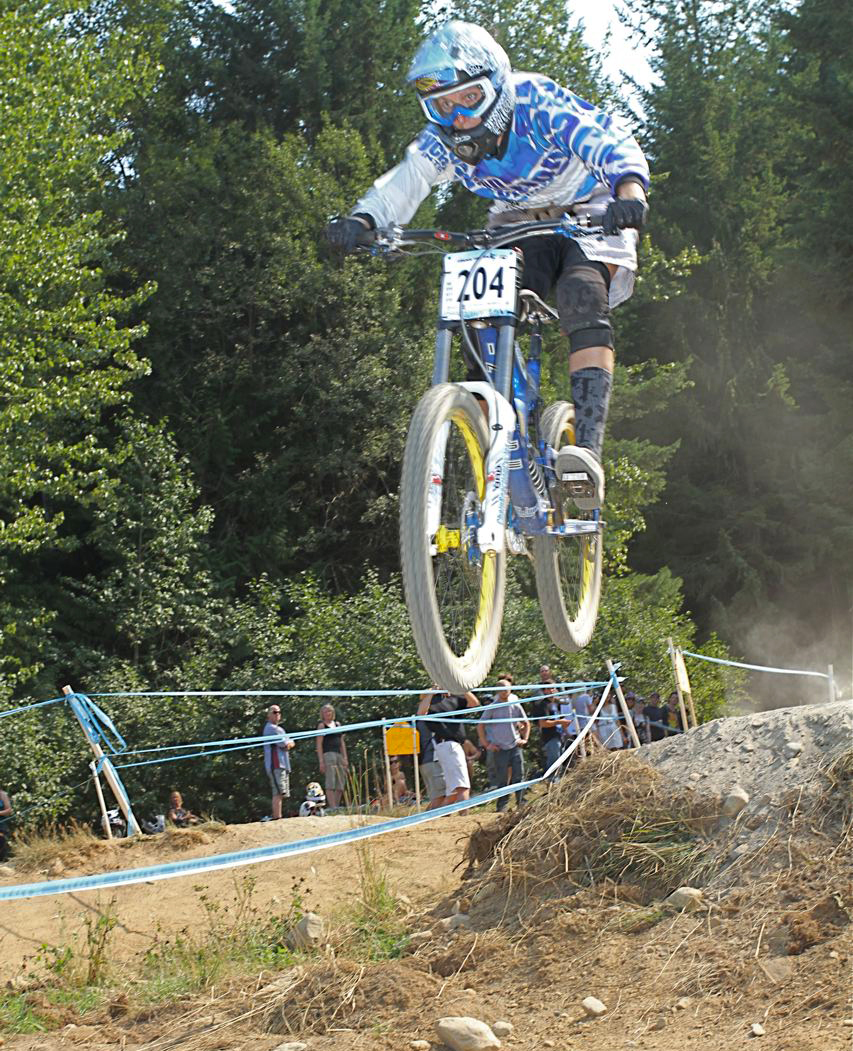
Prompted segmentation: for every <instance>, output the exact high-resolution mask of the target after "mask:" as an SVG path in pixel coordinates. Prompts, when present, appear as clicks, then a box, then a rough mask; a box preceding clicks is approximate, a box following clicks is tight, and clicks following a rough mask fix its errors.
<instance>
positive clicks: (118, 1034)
mask: <svg viewBox="0 0 853 1051" xmlns="http://www.w3.org/2000/svg"><path fill="white" fill-rule="evenodd" d="M850 715H851V713H850V710H849V706H848V707H844V706H841V707H839V706H830V705H825V706H819V705H816V706H811V707H807V708H806V707H804V708H802V709H789V710H787V711H780V712H773V713H761V715H760V716H746V717H742V718H741V719H731V720H726V721H724V722H723V721H721V722H719V723H717V724H709V725H708V726H706V727H702V728H700V729H699V730H697V731H694V732H692V733H691V734H688V735H685V736H684V737H683V738H680V739H678V740H676V741H672V742H669V743H667V744H666V745H664V746H662V747H658V746H655V748H654V749H650V750H649V751H647V752H645V753H641V755H642V756H643V759H639V758H638V757H637V756H635V755H627V754H626V755H616V756H607V757H599V758H594V759H592V760H590V761H588V762H587V763H584V764H581V765H580V766H579V767H578V769H577V770H576V771H573V772H571V773H570V774H569V775H568V776H567V777H565V778H564V779H563V781H562V782H561V783H560V784H559V786H557V787H555V788H554V789H553V790H552V791H551V792H550V793H549V794H548V796H547V798H544V799H541V800H539V801H537V802H536V803H534V804H533V805H532V806H531V807H529V808H528V809H527V811H525V813H524V814H523V815H522V818H521V820H520V821H519V822H517V823H515V827H511V826H512V825H513V824H514V822H513V821H512V820H509V821H506V822H505V823H502V824H500V825H499V824H498V823H497V822H496V821H494V820H493V819H492V820H490V819H486V823H485V825H484V827H483V831H482V832H481V833H479V834H478V836H477V840H476V841H477V843H479V844H480V846H482V848H483V849H482V850H481V851H479V857H480V861H481V863H480V865H479V867H478V868H477V870H476V872H474V873H473V874H472V875H471V877H470V878H469V880H468V881H465V882H460V870H457V872H455V873H454V872H453V871H452V870H453V867H454V866H455V865H456V864H457V863H458V862H459V860H460V859H461V856H462V853H463V847H464V846H465V843H464V842H463V841H465V840H466V839H467V835H466V834H467V833H470V832H471V831H473V830H474V829H476V828H477V827H478V826H480V825H481V823H482V822H483V821H484V814H483V812H480V813H479V816H474V815H467V816H464V817H463V816H457V817H454V818H452V819H442V820H439V821H437V822H436V823H435V824H432V825H427V826H425V827H423V828H421V829H416V830H412V831H410V832H401V833H393V834H388V835H386V836H382V837H379V838H377V839H376V840H373V841H372V843H373V850H374V852H375V855H376V856H377V857H379V858H381V860H382V862H383V863H384V865H385V866H386V868H387V871H388V875H389V877H390V881H391V883H392V885H393V887H394V889H395V890H396V891H397V893H398V894H404V895H405V896H406V897H407V898H409V899H411V900H412V902H413V907H412V908H411V909H410V910H409V920H408V924H409V929H410V931H411V932H418V933H419V939H418V940H416V941H413V942H412V943H411V944H410V946H409V949H408V952H407V954H406V955H404V956H402V957H401V958H399V959H384V960H377V961H375V962H365V961H357V960H352V959H349V958H347V957H346V955H345V953H344V951H343V950H341V949H340V948H338V947H335V945H334V943H333V944H332V945H331V946H330V947H328V948H327V949H326V950H325V951H321V952H318V953H316V954H314V955H313V956H309V957H307V958H306V961H305V962H304V963H303V964H300V965H299V966H296V967H290V968H289V969H288V970H286V971H283V972H280V973H279V974H278V975H276V974H275V973H274V972H269V971H267V972H262V973H261V974H259V975H252V976H251V979H250V980H248V979H247V980H245V981H241V982H240V983H238V985H237V986H236V987H234V985H233V983H232V985H231V986H230V987H228V988H226V989H211V990H209V993H208V994H206V995H204V996H197V997H195V998H194V999H192V1000H191V1001H188V1002H180V1003H175V1004H174V1005H169V1004H163V1005H162V1006H161V1007H159V1008H158V1009H157V1011H156V1013H154V1012H151V1011H147V1012H146V1011H142V1012H137V1013H135V1014H134V1012H133V1011H129V1010H128V1009H127V1007H126V1006H125V1004H124V1003H122V1002H119V1001H116V1002H114V1003H113V1004H111V1005H110V1006H109V1009H108V1010H107V1011H104V1010H103V1009H102V1010H101V1011H100V1014H99V1015H97V1017H93V1018H92V1020H91V1024H87V1019H84V1018H80V1019H77V1021H76V1022H75V1023H74V1025H72V1026H71V1027H68V1028H64V1029H60V1030H59V1031H57V1032H55V1033H51V1034H46V1035H43V1036H13V1037H9V1038H7V1041H6V1043H7V1046H8V1047H12V1048H14V1049H15V1051H66V1049H68V1048H71V1047H74V1046H80V1045H85V1046H87V1047H88V1048H90V1049H91V1051H102V1049H103V1051H105V1049H106V1048H113V1047H117V1046H118V1047H121V1048H123V1049H127V1051H132V1049H137V1051H168V1049H170V1048H176V1047H181V1048H185V1049H186V1051H215V1049H222V1051H243V1049H245V1051H250V1049H251V1051H273V1049H275V1048H277V1047H279V1045H281V1044H282V1042H287V1041H294V1040H298V1041H300V1042H302V1043H303V1044H304V1045H305V1046H306V1047H307V1048H308V1051H350V1049H352V1051H392V1049H393V1051H398V1049H400V1048H403V1049H406V1048H408V1047H409V1044H410V1042H411V1041H412V1040H427V1041H430V1042H431V1046H432V1047H433V1048H434V1051H438V1049H439V1048H440V1047H441V1045H440V1044H439V1043H438V1042H437V1039H436V1036H435V1030H434V1023H435V1020H436V1018H438V1017H440V1016H444V1015H472V1016H474V1017H476V1018H479V1019H482V1020H484V1021H486V1022H488V1023H492V1022H495V1021H496V1020H498V1019H507V1020H509V1021H510V1022H511V1023H512V1024H513V1026H514V1029H513V1032H512V1033H511V1034H510V1035H509V1036H508V1037H507V1038H505V1039H504V1041H503V1047H504V1048H505V1049H507V1051H543V1049H548V1048H554V1049H556V1051H628V1049H635V1048H638V1049H641V1051H682V1049H683V1051H731V1049H736V1048H740V1047H743V1048H745V1049H746V1048H749V1047H752V1046H754V1047H755V1048H756V1051H846V1049H849V1047H850V1043H851V1035H853V1010H851V1006H850V1002H849V995H850V987H851V982H850V978H851V963H853V938H851V930H853V925H851V920H853V880H852V879H851V875H853V873H851V863H850V849H849V848H850V845H851V842H853V824H851V810H853V799H852V798H851V786H853V739H851V735H850V734H849V732H848V731H847V730H846V729H845V726H846V721H847V720H849V719H850ZM791 744H796V745H797V746H798V747H796V748H791V747H788V746H789V745H791ZM646 760H651V761H652V763H653V764H654V765H657V766H659V767H660V768H662V769H664V770H665V771H666V775H667V776H666V777H664V776H662V775H661V774H658V773H656V772H655V771H654V770H653V769H652V767H650V766H649V765H647V763H646ZM794 760H796V761H794ZM735 782H740V783H741V784H742V786H744V785H745V786H746V787H747V788H748V791H749V796H750V799H749V802H748V803H747V805H746V806H745V808H744V809H743V811H742V812H741V813H740V814H738V815H737V817H735V818H721V817H720V795H724V794H725V792H726V791H727V790H728V789H729V788H731V787H732V785H733V784H734V783H735ZM763 786H767V787H768V788H769V791H762V787H763ZM661 815H662V816H663V817H664V818H665V819H666V820H665V821H664V822H663V825H664V826H665V827H663V828H659V829H656V828H655V827H654V826H655V823H656V820H657V818H658V816H661ZM676 819H677V820H676ZM346 820H347V819H341V818H331V819H330V818H327V819H322V821H317V822H315V823H316V824H317V825H318V826H320V825H321V826H322V830H324V831H331V830H332V828H333V827H336V825H338V824H339V823H345V822H346ZM673 821H674V824H673ZM319 830H320V829H319V828H318V829H315V828H312V827H310V825H309V823H308V822H307V821H306V822H301V821H289V822H284V823H281V824H279V825H278V826H270V825H250V826H243V827H237V828H229V829H227V830H226V831H225V832H224V833H222V834H220V835H218V836H217V837H216V838H215V840H213V839H211V840H208V841H207V842H198V841H197V838H196V837H194V836H193V835H188V836H186V837H185V838H184V841H183V844H182V841H181V840H180V839H179V838H172V839H171V840H161V841H153V840H150V841H142V842H140V843H138V844H137V845H136V846H134V847H130V848H122V847H118V846H116V847H112V848H109V847H107V846H106V845H104V846H103V848H100V847H99V848H98V856H97V857H93V858H89V859H88V860H86V862H85V863H84V864H80V865H78V866H77V867H76V868H75V867H74V866H69V867H68V871H67V872H66V873H63V874H64V875H70V874H71V873H72V871H99V870H100V869H102V868H104V867H105V865H104V860H105V859H107V858H109V859H110V860H111V863H112V864H114V865H119V864H120V865H122V867H128V862H130V861H132V863H133V864H134V865H139V864H148V863H151V862H153V861H155V860H167V859H170V858H172V857H174V851H175V849H176V848H177V847H179V846H180V845H184V846H186V847H187V850H186V854H187V855H189V854H192V855H200V854H206V853H212V852H224V851H228V850H233V849H238V848H239V847H246V846H253V845H257V844H260V843H266V842H273V841H275V840H276V839H281V838H283V833H284V834H286V833H291V832H292V833H293V834H299V835H313V834H315V833H316V831H319ZM194 838H196V842H194V843H193V842H192V840H193V839H194ZM682 849H683V850H685V851H686V852H687V855H688V857H687V861H686V862H685V865H686V867H685V866H682V867H681V868H680V869H678V870H677V871H676V870H675V869H673V867H672V865H673V862H672V857H673V856H675V854H677V853H678V852H679V851H681V850H682ZM478 850H479V848H478ZM658 861H660V864H658ZM616 862H618V863H616ZM246 874H250V875H251V876H253V877H256V878H257V892H256V897H257V899H258V900H259V901H261V902H264V901H267V902H269V903H270V904H271V905H272V906H273V907H274V908H275V909H281V910H283V909H285V908H286V906H287V902H288V900H289V896H290V891H291V887H292V884H293V882H294V880H298V879H299V878H305V879H306V880H307V881H308V884H310V887H309V890H308V892H307V895H306V896H307V899H308V901H307V904H308V905H309V906H311V907H314V908H316V909H317V910H318V911H320V912H321V913H323V914H324V915H326V916H330V917H331V919H332V925H333V927H334V922H335V921H334V906H335V905H336V904H338V903H341V902H342V901H344V900H346V899H347V898H348V897H351V896H353V895H354V894H355V893H356V892H357V890H358V874H357V859H356V852H355V850H354V848H349V847H348V848H343V849H334V850H330V851H325V852H322V853H317V854H312V855H306V856H304V857H297V858H294V859H292V860H291V861H287V862H282V863H269V864H264V865H258V866H254V867H253V868H252V869H249V870H246ZM242 878H243V877H242V876H241V875H238V876H237V880H238V882H239V880H240V879H242ZM682 879H684V880H687V881H690V882H691V884H692V885H694V886H698V887H701V888H702V891H703V898H702V903H701V905H700V907H699V908H698V909H697V910H696V911H695V912H690V911H685V912H679V911H677V910H673V909H671V908H667V907H666V906H665V905H664V904H663V899H664V898H665V896H666V895H667V894H668V893H669V891H670V890H671V889H673V886H678V885H680V883H681V881H682ZM234 880H235V876H234V874H233V873H232V872H223V873H217V874H213V875H211V876H210V877H208V878H206V879H203V880H199V879H197V878H194V877H188V878H185V879H176V880H172V881H168V882H165V883H158V884H156V885H153V886H146V885H144V884H143V885H141V886H138V887H136V886H135V887H128V888H123V889H121V890H119V891H117V892H115V894H114V897H115V899H116V906H115V907H116V910H117V912H118V915H119V918H120V920H121V922H122V923H123V924H124V928H123V929H122V930H121V931H120V936H119V938H118V941H117V942H116V950H117V952H118V953H119V954H120V955H123V956H124V957H125V958H129V956H130V955H131V954H133V953H136V952H139V951H144V950H145V949H146V948H147V946H148V945H149V944H150V941H151V938H152V937H154V936H158V934H159V936H160V937H164V936H165V935H166V934H167V933H172V934H174V933H176V932H180V930H181V929H182V928H184V927H186V926H188V925H192V924H193V923H197V922H199V921H200V920H202V919H203V917H204V910H203V908H202V906H201V902H200V897H201V894H202V893H208V894H210V895H212V896H213V897H215V898H216V900H217V901H223V902H225V901H229V900H233V899H234V898H235V896H236V892H235V882H234ZM673 881H675V882H673ZM590 883H592V885H590ZM199 886H202V887H206V888H207V891H206V892H204V891H201V890H199V889H198V888H199ZM88 898H89V896H88V895H84V896H80V897H79V898H76V899H58V898H48V899H41V900H36V901H33V902H29V903H23V904H20V905H19V904H14V903H13V904H11V905H7V906H5V907H4V908H3V909H2V910H0V924H2V925H3V927H2V941H0V949H2V952H3V958H4V962H5V961H9V960H20V958H21V956H22V954H27V953H29V952H32V950H33V948H34V946H35V944H36V943H37V942H39V941H42V940H47V941H55V942H61V941H62V940H64V938H65V936H66V935H67V934H69V933H70V932H71V931H73V930H74V929H75V926H78V927H79V925H80V922H81V917H82V915H83V914H84V913H85V911H86V910H87V909H91V908H92V907H94V906H95V899H94V898H93V900H91V901H90V900H87V899H88ZM276 899H277V900H276ZM100 904H101V905H104V904H105V902H104V901H103V900H102V901H101V903H100ZM454 909H458V910H461V911H462V912H463V913H465V914H466V915H467V916H468V921H467V926H465V927H462V928H461V929H459V930H448V929H447V927H446V926H445V925H444V924H443V923H442V922H441V921H442V918H448V917H450V916H451V915H452V913H453V911H454ZM152 932H157V933H152ZM588 995H594V996H596V997H598V998H599V999H601V1000H603V1001H604V1003H605V1004H606V1005H607V1008H608V1010H607V1013H606V1015H605V1016H604V1017H603V1018H600V1019H596V1020H591V1019H588V1018H586V1017H585V1016H583V1012H582V1011H581V1010H580V1001H581V1000H582V999H583V998H584V997H586V996H588ZM247 1012H250V1013H247ZM753 1025H758V1026H760V1027H763V1029H764V1034H763V1035H760V1036H752V1035H751V1032H752V1030H751V1027H752V1026H753Z"/></svg>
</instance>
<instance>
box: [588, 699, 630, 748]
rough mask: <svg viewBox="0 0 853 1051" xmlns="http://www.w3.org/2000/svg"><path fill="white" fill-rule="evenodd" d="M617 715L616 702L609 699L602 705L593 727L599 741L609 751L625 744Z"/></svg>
mask: <svg viewBox="0 0 853 1051" xmlns="http://www.w3.org/2000/svg"><path fill="white" fill-rule="evenodd" d="M619 715H620V713H619V710H618V709H617V707H616V702H615V701H613V700H610V701H608V702H607V704H605V705H604V706H603V707H602V709H601V712H600V713H599V716H598V720H597V722H596V727H595V729H596V732H597V734H598V739H599V741H601V743H602V744H603V745H604V747H605V748H609V749H610V750H611V751H613V750H614V749H617V748H622V747H623V746H624V744H625V740H624V738H623V737H622V727H621V725H620V723H619Z"/></svg>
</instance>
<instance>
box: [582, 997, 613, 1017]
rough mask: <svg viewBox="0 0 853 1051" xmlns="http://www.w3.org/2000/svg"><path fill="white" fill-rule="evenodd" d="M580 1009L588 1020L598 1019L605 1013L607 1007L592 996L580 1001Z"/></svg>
mask: <svg viewBox="0 0 853 1051" xmlns="http://www.w3.org/2000/svg"><path fill="white" fill-rule="evenodd" d="M581 1007H582V1008H583V1009H584V1011H586V1013H587V1014H588V1015H589V1016H590V1018H600V1017H601V1016H602V1015H603V1014H606V1013H607V1007H606V1006H605V1005H604V1004H603V1003H602V1002H601V1001H600V1000H599V999H597V998H596V997H594V996H588V997H587V998H586V999H585V1000H582V1001H581Z"/></svg>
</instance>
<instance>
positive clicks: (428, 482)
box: [400, 383, 506, 693]
mask: <svg viewBox="0 0 853 1051" xmlns="http://www.w3.org/2000/svg"><path fill="white" fill-rule="evenodd" d="M488 449H489V432H488V429H487V426H486V420H485V417H484V415H483V413H482V411H481V410H480V406H479V404H478V402H477V399H476V398H475V397H474V396H473V395H472V394H471V393H469V392H468V391H466V390H465V389H464V388H462V387H458V386H456V385H455V384H452V383H442V384H440V385H439V386H437V387H433V388H432V389H431V390H429V391H427V393H426V394H425V395H424V396H423V398H421V400H420V402H419V404H418V407H417V409H416V410H415V414H414V416H413V417H412V422H411V425H410V427H409V436H408V438H407V440H406V451H405V454H404V456H403V476H402V481H401V484H400V560H401V562H402V567H403V586H404V589H405V594H406V606H407V607H408V610H409V619H410V621H411V624H412V633H413V635H414V638H415V645H416V646H417V649H418V653H419V654H420V657H421V660H422V661H423V663H424V667H425V668H426V670H427V673H428V674H429V675H430V676H431V677H432V679H433V680H434V681H435V682H436V683H437V684H438V685H439V686H441V687H442V688H443V689H445V690H448V691H450V692H451V693H464V692H465V691H466V690H471V689H473V688H475V687H476V686H479V685H480V683H481V682H482V681H483V680H484V679H485V678H486V676H487V675H488V673H489V669H490V668H491V666H492V661H493V660H494V657H495V651H496V650H497V647H498V641H499V639H500V632H501V621H502V619H503V607H504V583H505V570H506V555H505V553H504V552H500V553H496V552H494V551H481V550H480V548H479V546H478V544H477V528H478V526H479V525H481V524H482V509H483V502H484V500H485V496H486V457H487V454H488Z"/></svg>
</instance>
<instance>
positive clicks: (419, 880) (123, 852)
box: [0, 814, 477, 979]
mask: <svg viewBox="0 0 853 1051" xmlns="http://www.w3.org/2000/svg"><path fill="white" fill-rule="evenodd" d="M358 820H359V823H363V822H364V821H367V822H373V821H377V820H384V819H377V818H366V819H362V818H360V819H358ZM476 824H477V818H476V817H474V816H473V815H467V814H466V815H459V816H456V817H452V818H450V819H447V818H445V819H444V820H442V821H440V822H439V821H436V822H434V823H430V824H427V825H425V826H422V827H420V828H415V829H412V830H411V831H408V832H391V833H387V834H386V835H383V836H381V837H378V838H377V839H376V840H370V841H369V842H370V843H375V844H376V845H377V846H376V849H377V850H378V851H379V853H380V854H381V857H382V861H383V863H384V864H385V865H386V866H387V869H388V872H389V875H390V877H391V879H392V880H393V883H394V885H395V889H397V890H399V891H400V892H402V893H405V894H406V895H407V896H408V897H409V898H411V899H412V901H413V902H423V901H424V900H434V899H435V898H436V897H437V896H438V895H440V894H444V893H447V892H449V891H450V890H452V889H454V888H455V887H456V886H458V884H459V873H458V872H457V873H453V872H452V871H451V870H452V869H453V866H454V865H455V864H456V862H457V861H458V859H459V854H460V847H459V844H458V840H459V839H460V837H461V838H465V836H466V835H467V833H468V832H469V831H470V830H471V829H472V828H474V827H476ZM352 826H353V819H352V818H350V817H347V816H342V815H337V814H332V815H329V816H328V817H324V818H294V819H292V820H287V821H279V822H263V823H262V822H257V823H254V824H249V825H231V826H227V827H226V828H225V829H224V831H221V832H219V833H216V834H214V833H211V832H204V831H203V829H188V830H186V831H180V830H176V831H175V832H172V833H171V834H170V835H169V836H168V837H159V836H158V837H153V838H151V839H140V840H137V841H128V840H125V841H124V843H125V844H126V846H124V847H123V846H121V845H120V844H119V843H112V844H110V843H107V842H99V843H98V844H97V853H96V854H95V855H94V856H91V857H88V858H86V859H85V860H84V861H82V863H78V864H74V863H73V860H72V859H71V858H67V860H66V866H65V871H63V873H62V876H63V877H68V876H76V875H83V874H88V873H94V872H104V871H112V870H114V869H118V868H122V869H126V868H138V867H142V866H146V865H156V864H158V863H161V862H168V861H175V860H177V859H178V858H195V857H207V856H208V855H211V854H225V853H228V852H230V851H236V850H246V849H248V848H250V847H258V846H263V845H266V844H269V843H283V842H290V841H292V840H296V839H303V838H308V837H310V836H318V835H322V834H325V833H331V832H338V831H340V830H342V829H346V828H351V827H352ZM47 875H48V873H47V872H45V873H41V874H39V873H29V874H21V875H18V876H14V877H8V876H7V877H3V878H2V879H0V886H9V885H10V884H14V883H28V882H31V881H34V880H41V879H44V878H45V877H46V876H47ZM247 878H249V879H252V880H254V881H255V891H254V897H255V900H256V901H257V902H260V903H269V904H270V905H271V906H272V908H273V909H275V910H277V911H279V912H286V911H287V907H288V904H289V902H290V899H291V895H292V891H293V887H294V884H296V883H297V881H299V880H301V879H302V880H305V883H304V884H301V885H300V892H301V894H302V896H303V897H304V898H305V900H306V903H307V905H308V906H309V907H316V908H317V909H318V910H319V911H320V912H322V913H324V914H326V913H329V912H331V911H333V910H334V908H335V907H336V906H337V905H339V904H342V903H344V902H346V901H348V900H349V899H351V898H352V897H353V895H355V894H356V893H357V892H358V888H359V874H358V859H357V852H356V847H354V846H344V847H336V848H334V849H332V850H322V851H318V852H317V853H313V854H303V855H297V856H296V857H294V858H286V859H284V860H282V861H271V862H264V863H261V864H258V865H252V866H250V867H248V868H245V869H227V870H224V871H221V872H212V873H210V874H203V875H201V876H184V877H178V878H175V879H170V880H163V881H158V882H156V883H150V884H146V883H137V884H133V885H131V886H128V887H119V888H116V889H114V890H110V891H101V892H93V891H90V892H85V893H82V894H67V895H61V896H56V897H44V898H33V899H30V900H28V901H26V900H25V901H10V902H0V960H2V973H3V976H4V978H6V979H8V978H11V977H13V976H14V975H15V974H16V973H18V972H19V970H20V968H21V966H22V964H23V962H24V960H25V958H26V957H29V956H32V955H33V954H34V953H36V952H37V951H38V949H39V946H40V945H42V944H45V943H46V944H47V945H56V946H59V945H63V944H67V943H69V942H73V941H74V940H75V939H78V938H81V937H82V936H83V933H82V932H83V928H84V920H85V918H86V916H92V915H93V914H95V913H97V912H98V911H102V910H103V909H104V908H105V907H106V906H107V905H108V904H109V903H110V902H112V901H114V902H115V904H114V907H113V911H114V912H115V914H116V916H117V917H118V921H119V925H118V928H117V930H116V936H115V938H114V939H113V940H112V942H111V946H112V952H113V954H114V956H115V957H117V958H126V957H129V956H132V955H134V954H136V953H139V952H145V951H146V950H147V949H148V948H150V946H151V945H152V944H153V943H154V941H155V939H160V940H163V939H166V938H170V937H174V936H175V935H176V934H179V933H180V932H181V931H182V930H183V929H184V928H185V927H192V926H193V925H196V924H199V923H203V922H204V921H205V912H204V907H203V904H202V895H203V894H206V895H208V897H209V898H212V899H213V900H215V901H216V902H218V903H219V904H220V905H221V906H223V907H224V906H226V905H230V906H233V904H234V901H235V899H236V896H237V889H238V887H239V886H240V884H241V883H242V882H243V881H244V880H245V879H247ZM302 888H304V889H302Z"/></svg>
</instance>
